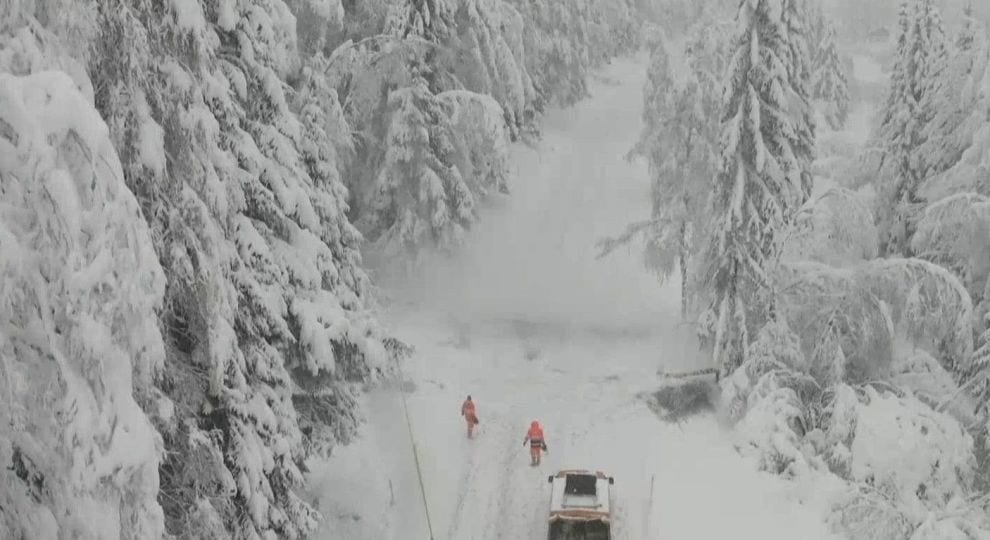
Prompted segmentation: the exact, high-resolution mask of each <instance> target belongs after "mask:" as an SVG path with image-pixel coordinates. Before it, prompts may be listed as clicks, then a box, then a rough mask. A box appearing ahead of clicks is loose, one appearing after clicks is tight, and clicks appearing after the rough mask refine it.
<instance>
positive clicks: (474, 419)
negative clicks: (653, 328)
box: [461, 396, 478, 439]
mask: <svg viewBox="0 0 990 540" xmlns="http://www.w3.org/2000/svg"><path fill="white" fill-rule="evenodd" d="M461 416H463V417H464V420H465V421H466V422H467V436H468V439H473V438H474V426H476V425H478V414H477V412H476V411H475V409H474V402H473V401H471V396H468V397H467V399H465V400H464V404H463V405H461Z"/></svg>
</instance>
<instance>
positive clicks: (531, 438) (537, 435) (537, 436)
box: [523, 420, 547, 467]
mask: <svg viewBox="0 0 990 540" xmlns="http://www.w3.org/2000/svg"><path fill="white" fill-rule="evenodd" d="M526 444H529V457H530V465H532V466H534V467H535V466H537V465H539V464H540V455H541V452H546V451H547V443H546V441H545V440H544V439H543V428H542V427H540V423H539V422H537V421H536V420H533V422H532V423H531V424H530V425H529V431H527V432H526V438H525V439H523V446H526Z"/></svg>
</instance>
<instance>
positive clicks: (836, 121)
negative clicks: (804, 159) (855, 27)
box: [812, 24, 849, 130]
mask: <svg viewBox="0 0 990 540" xmlns="http://www.w3.org/2000/svg"><path fill="white" fill-rule="evenodd" d="M815 66H816V70H815V76H814V83H813V94H812V95H813V96H814V98H815V99H816V100H818V101H819V102H821V103H822V106H823V109H824V113H825V121H826V122H828V125H829V127H831V128H832V129H835V130H839V129H842V127H843V126H844V125H845V123H846V119H847V118H848V117H849V86H848V81H847V80H846V73H845V69H844V67H843V65H842V61H841V60H840V59H839V53H838V51H837V50H836V48H835V29H834V28H832V25H831V24H827V26H826V29H825V34H824V37H823V38H822V45H821V49H819V52H818V57H817V58H816V60H815Z"/></svg>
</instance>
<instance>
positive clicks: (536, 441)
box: [523, 422, 543, 447]
mask: <svg viewBox="0 0 990 540" xmlns="http://www.w3.org/2000/svg"><path fill="white" fill-rule="evenodd" d="M526 441H529V445H530V446H537V447H539V446H543V428H542V427H540V424H537V423H536V422H533V423H532V424H531V425H530V426H529V431H527V432H526V438H525V439H523V444H526Z"/></svg>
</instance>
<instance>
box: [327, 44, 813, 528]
mask: <svg viewBox="0 0 990 540" xmlns="http://www.w3.org/2000/svg"><path fill="white" fill-rule="evenodd" d="M644 72H645V66H644V65H643V62H642V60H640V61H621V62H616V63H615V65H613V66H612V67H611V68H610V69H608V70H606V71H605V75H606V77H605V78H603V80H599V81H597V82H596V83H595V84H594V85H593V89H592V91H593V94H594V95H593V97H592V98H591V99H589V100H586V101H585V102H583V103H581V104H579V105H578V106H576V107H573V108H570V109H567V110H565V111H558V112H554V113H552V114H550V115H548V118H547V121H546V127H545V136H544V139H543V140H542V141H541V142H540V144H539V147H538V148H536V149H530V148H523V147H520V148H518V149H517V152H516V155H515V158H516V159H515V161H514V163H515V164H516V169H517V170H516V178H515V179H514V183H513V186H512V187H513V190H514V194H513V196H512V197H511V198H509V199H508V200H507V201H506V202H504V203H503V206H501V207H497V208H492V209H490V210H489V211H488V214H489V215H486V216H485V217H484V220H483V222H482V224H481V226H480V227H479V228H477V229H476V230H475V231H473V232H472V240H471V245H470V248H469V249H468V250H467V251H466V252H465V253H464V254H463V256H462V257H460V258H459V259H458V260H456V261H452V262H450V263H447V264H444V265H439V264H438V265H437V266H436V268H433V269H432V270H431V271H430V272H428V274H429V275H430V279H423V280H421V281H419V282H417V283H413V284H404V285H403V286H402V288H401V293H399V292H396V293H395V296H396V302H395V305H394V306H393V307H392V310H391V312H390V313H389V315H388V322H389V324H390V326H392V328H393V329H394V331H395V332H396V334H397V336H398V337H399V338H400V339H402V340H404V341H406V342H407V343H410V344H411V345H413V346H414V347H415V348H416V354H415V356H414V357H413V358H412V359H411V360H410V361H409V362H408V364H407V365H406V366H405V369H406V376H407V377H408V378H409V379H410V380H411V381H412V382H413V383H414V384H415V390H414V391H412V392H409V393H408V394H407V401H408V406H409V411H410V416H411V422H412V430H413V433H414V437H415V441H416V446H417V448H418V450H419V457H420V461H421V467H422V472H423V476H424V479H425V489H426V499H427V501H428V503H429V505H428V506H429V509H430V515H431V518H432V528H433V533H434V538H436V539H438V540H439V539H496V538H507V539H537V538H545V534H546V525H545V514H546V510H547V507H548V502H549V487H548V484H547V481H546V477H547V475H548V474H550V473H551V472H553V471H555V470H556V469H558V468H565V467H582V468H583V467H590V468H596V469H602V470H606V471H608V473H609V474H611V475H612V476H614V477H615V479H616V481H615V488H616V497H617V498H616V501H615V509H616V510H615V512H616V513H617V523H616V528H617V531H616V533H617V534H616V536H617V538H620V539H647V538H670V539H693V538H698V539H707V538H712V539H721V538H759V539H777V538H780V539H792V538H802V539H814V538H827V537H828V535H827V533H826V531H825V527H824V525H823V524H822V523H821V521H820V518H819V515H820V514H819V513H818V512H816V511H814V510H813V509H811V508H810V507H806V506H803V505H801V504H799V503H797V502H795V499H796V497H797V494H796V492H794V491H793V490H794V489H795V488H794V487H792V486H790V485H789V484H787V483H786V482H783V481H781V480H779V479H777V478H774V477H771V476H768V475H764V474H761V473H759V472H757V471H756V470H755V467H754V465H753V464H752V463H751V462H749V461H748V460H746V459H744V458H742V457H740V456H739V454H738V453H737V452H736V451H735V449H734V448H733V446H732V443H731V441H730V440H729V438H728V436H727V435H726V434H725V433H724V432H722V431H721V430H720V429H719V428H718V426H717V425H716V424H715V422H714V421H713V420H712V419H710V418H697V419H694V420H692V421H689V422H686V423H684V424H682V425H680V426H674V425H669V424H664V423H661V422H660V421H659V420H658V419H657V417H656V416H655V415H654V414H653V413H652V412H651V411H650V410H649V408H648V407H647V406H646V404H645V403H644V402H643V400H641V399H640V398H639V397H638V394H639V393H640V392H646V391H649V390H652V389H654V388H655V387H656V384H657V381H656V376H655V372H656V370H657V368H659V367H666V368H671V369H678V368H681V367H684V366H687V365H690V364H691V363H692V362H694V361H695V360H694V357H693V355H695V354H696V353H695V352H694V350H695V349H694V345H693V344H692V343H691V340H690V336H691V331H690V327H684V326H681V325H679V324H678V321H677V316H676V313H677V309H678V305H679V301H678V299H677V297H676V291H675V290H674V288H672V287H667V288H664V289H661V288H659V287H657V286H656V282H655V281H654V279H653V278H651V277H650V276H649V275H648V274H647V273H646V272H644V271H643V270H642V268H641V265H640V264H639V260H638V255H637V253H636V252H635V251H633V252H620V253H618V254H617V255H616V256H615V257H613V258H609V259H606V260H604V261H595V260H594V254H595V249H594V244H595V242H596V241H597V240H598V239H600V238H601V237H602V236H604V235H608V234H614V233H616V232H618V231H619V230H621V229H622V227H623V226H624V225H625V224H626V223H628V222H630V221H633V220H638V219H643V218H644V217H646V216H647V215H648V212H649V207H648V179H647V176H646V171H645V167H644V166H643V165H641V164H630V163H627V162H625V161H624V159H623V158H624V154H625V153H626V151H628V149H629V148H630V147H631V145H632V143H633V141H634V140H635V138H636V135H637V132H638V129H639V110H640V98H641V96H640V88H641V87H642V83H643V77H644ZM615 81H621V84H617V83H616V82H615ZM466 394H472V396H473V397H474V399H475V401H476V403H477V406H478V414H479V417H480V420H481V425H480V426H479V428H480V429H479V430H478V433H477V436H476V438H475V439H474V440H467V439H466V438H465V435H464V425H463V422H462V420H461V417H460V416H459V408H460V404H461V401H462V400H463V399H464V396H465V395H466ZM367 402H368V403H367V410H368V414H369V416H370V417H369V423H368V424H367V426H366V427H365V434H364V436H363V438H362V439H361V440H359V441H357V442H356V443H355V444H354V445H352V446H351V447H348V448H344V449H341V450H340V452H339V453H338V455H337V457H335V458H334V459H333V460H331V461H330V463H328V464H325V465H323V466H321V467H319V468H317V469H315V470H314V472H313V473H312V474H313V478H314V489H315V490H316V492H315V496H316V497H317V498H318V504H319V505H320V508H321V510H322V511H323V512H324V513H325V514H326V515H327V517H328V518H329V519H330V521H329V522H328V524H327V526H326V528H325V529H324V531H323V532H324V536H325V537H327V538H348V539H351V538H368V539H378V538H396V539H398V538H429V533H428V532H427V523H426V518H425V512H424V510H423V504H422V499H421V494H420V488H419V485H418V483H417V481H416V473H415V467H414V462H413V458H412V453H411V450H410V443H409V435H408V431H407V429H406V426H405V422H404V416H403V412H402V407H401V399H400V398H399V397H398V395H397V394H396V393H395V392H388V391H378V392H376V393H374V394H372V395H370V396H369V397H368V399H367ZM532 419H539V420H540V421H541V422H542V423H543V424H544V426H545V430H546V437H547V443H548V445H549V450H550V453H549V454H548V455H547V456H546V458H545V460H544V462H543V465H542V466H541V467H539V468H532V467H530V466H529V464H528V462H529V457H528V451H527V449H525V448H524V447H523V445H522V440H523V435H524V433H525V429H526V427H527V426H528V424H529V422H530V420H532Z"/></svg>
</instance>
